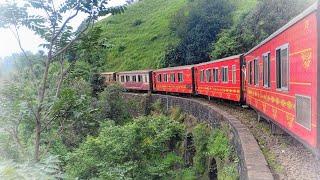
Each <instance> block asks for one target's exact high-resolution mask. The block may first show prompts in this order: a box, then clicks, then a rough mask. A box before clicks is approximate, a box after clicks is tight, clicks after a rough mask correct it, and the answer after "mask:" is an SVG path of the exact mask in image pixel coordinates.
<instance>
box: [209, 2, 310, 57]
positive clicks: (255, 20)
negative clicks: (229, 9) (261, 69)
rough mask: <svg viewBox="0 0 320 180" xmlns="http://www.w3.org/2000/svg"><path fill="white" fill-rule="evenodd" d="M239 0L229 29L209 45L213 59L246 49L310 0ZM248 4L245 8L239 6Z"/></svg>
mask: <svg viewBox="0 0 320 180" xmlns="http://www.w3.org/2000/svg"><path fill="white" fill-rule="evenodd" d="M249 2H250V3H248V4H243V3H241V1H240V3H239V4H238V5H239V8H238V9H239V11H235V14H234V23H233V25H232V27H231V28H229V29H225V30H223V31H222V32H221V33H220V34H219V35H218V37H219V38H218V40H217V41H216V42H214V43H213V45H212V48H213V50H212V53H211V55H212V56H213V58H214V59H217V58H222V57H227V56H231V55H235V54H240V53H243V52H247V51H248V50H250V49H251V48H253V47H254V46H255V45H257V44H259V43H260V42H261V41H263V40H264V39H265V38H267V37H268V36H269V35H271V34H272V33H274V32H275V31H276V30H278V29H279V28H281V27H282V26H283V25H285V24H286V23H288V22H289V21H290V20H291V19H292V18H293V17H295V16H296V15H298V14H299V13H301V12H302V11H303V10H304V9H306V8H307V7H308V6H309V5H311V4H312V3H313V2H314V0H307V1H305V0H271V1H270V0H262V1H258V2H257V3H254V2H253V1H249ZM243 6H246V7H252V9H249V8H243Z"/></svg>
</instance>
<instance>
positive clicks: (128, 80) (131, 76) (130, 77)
mask: <svg viewBox="0 0 320 180" xmlns="http://www.w3.org/2000/svg"><path fill="white" fill-rule="evenodd" d="M116 79H117V82H118V83H119V84H121V85H122V86H123V87H124V88H125V89H127V90H136V91H152V71H151V70H141V71H126V72H118V73H117V75H116Z"/></svg>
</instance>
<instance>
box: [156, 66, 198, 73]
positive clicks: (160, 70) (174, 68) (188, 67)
mask: <svg viewBox="0 0 320 180" xmlns="http://www.w3.org/2000/svg"><path fill="white" fill-rule="evenodd" d="M193 67H194V65H186V66H175V67H168V68H162V69H157V70H154V71H153V72H162V71H170V70H179V69H191V68H193Z"/></svg>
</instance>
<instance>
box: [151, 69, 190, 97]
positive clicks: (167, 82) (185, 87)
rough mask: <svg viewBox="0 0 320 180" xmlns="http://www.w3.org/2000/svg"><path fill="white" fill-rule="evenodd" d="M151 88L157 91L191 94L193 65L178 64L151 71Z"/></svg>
mask: <svg viewBox="0 0 320 180" xmlns="http://www.w3.org/2000/svg"><path fill="white" fill-rule="evenodd" d="M153 82H154V83H153V89H154V90H155V91H158V92H169V93H183V94H192V93H193V92H194V83H193V66H179V67H171V68H165V69H159V70H156V71H153Z"/></svg>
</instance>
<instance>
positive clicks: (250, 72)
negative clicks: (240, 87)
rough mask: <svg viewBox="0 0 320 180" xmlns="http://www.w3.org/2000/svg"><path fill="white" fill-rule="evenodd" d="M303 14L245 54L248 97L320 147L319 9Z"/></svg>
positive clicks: (298, 135) (264, 112) (310, 144)
mask: <svg viewBox="0 0 320 180" xmlns="http://www.w3.org/2000/svg"><path fill="white" fill-rule="evenodd" d="M300 18H301V19H300V20H298V21H296V22H294V23H292V24H291V25H290V26H288V27H287V28H286V29H284V30H283V31H279V33H278V34H276V36H274V37H273V38H271V39H269V40H268V41H266V42H264V43H263V44H262V45H260V46H258V47H256V48H254V49H253V50H251V51H249V52H248V53H247V54H246V55H245V61H246V66H247V69H246V72H247V79H246V82H247V84H246V85H247V94H246V99H247V104H248V105H250V106H251V107H253V108H254V109H256V110H257V111H258V112H259V113H260V114H261V115H262V116H264V117H265V118H267V119H270V120H272V121H273V122H275V123H276V124H277V125H279V126H280V127H282V128H283V129H284V130H286V131H287V132H289V133H290V134H291V135H293V136H294V137H296V138H297V139H298V140H300V141H301V142H302V143H304V144H305V145H306V146H308V147H310V148H311V149H313V150H316V149H317V146H318V147H319V144H318V143H319V142H318V139H317V136H318V134H317V130H318V127H319V123H318V111H317V109H318V103H317V99H318V97H317V89H318V87H317V75H318V72H317V71H318V69H319V68H317V66H318V63H319V62H318V61H319V60H318V56H319V54H318V43H317V42H318V34H317V32H318V27H317V26H318V25H317V24H318V20H317V11H316V10H313V11H310V12H308V14H305V16H303V17H300Z"/></svg>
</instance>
